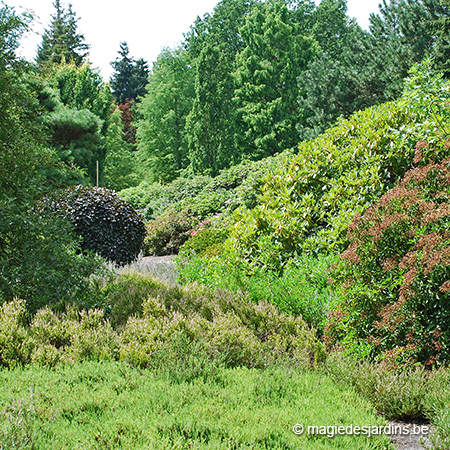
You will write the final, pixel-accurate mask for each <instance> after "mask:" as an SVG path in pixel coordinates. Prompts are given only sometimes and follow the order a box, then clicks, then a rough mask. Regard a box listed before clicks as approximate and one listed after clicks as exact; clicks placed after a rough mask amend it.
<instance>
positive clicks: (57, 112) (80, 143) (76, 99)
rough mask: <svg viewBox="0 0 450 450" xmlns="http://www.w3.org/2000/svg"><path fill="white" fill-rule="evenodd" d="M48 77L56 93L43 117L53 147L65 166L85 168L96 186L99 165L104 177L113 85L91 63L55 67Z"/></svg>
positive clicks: (90, 180) (89, 178) (89, 179)
mask: <svg viewBox="0 0 450 450" xmlns="http://www.w3.org/2000/svg"><path fill="white" fill-rule="evenodd" d="M47 77H48V82H49V83H50V86H51V87H52V88H53V90H54V92H55V96H54V100H53V102H48V101H47V102H46V103H47V114H45V115H44V116H43V118H42V122H43V123H44V124H45V126H46V127H47V138H48V142H49V145H50V146H51V147H52V148H54V149H55V150H56V151H57V154H58V155H59V157H60V159H61V160H62V161H64V163H65V164H67V165H72V164H73V165H75V166H76V167H79V168H80V169H83V170H84V171H85V173H86V174H87V175H88V182H90V183H91V184H96V178H97V162H98V169H99V175H100V176H101V172H102V170H103V163H104V160H105V156H106V146H105V137H106V134H107V130H108V126H109V121H110V119H109V117H110V114H111V110H112V105H113V100H112V95H111V91H110V89H109V86H108V85H107V84H105V83H104V82H103V80H102V78H101V76H100V75H99V74H98V73H97V71H95V70H93V69H92V67H91V66H90V64H88V63H84V64H83V65H82V66H81V67H77V66H76V65H75V64H74V63H70V64H65V63H62V64H60V65H58V66H53V68H52V70H51V71H50V72H49V73H48V74H47ZM41 98H42V94H41ZM80 181H81V180H80ZM85 181H86V180H85Z"/></svg>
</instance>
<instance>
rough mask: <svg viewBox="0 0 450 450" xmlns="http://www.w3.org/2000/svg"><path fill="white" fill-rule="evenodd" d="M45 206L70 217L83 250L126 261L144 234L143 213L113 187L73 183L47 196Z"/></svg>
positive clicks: (136, 252) (131, 258)
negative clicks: (71, 185)
mask: <svg viewBox="0 0 450 450" xmlns="http://www.w3.org/2000/svg"><path fill="white" fill-rule="evenodd" d="M42 204H43V207H44V208H46V209H51V210H53V211H55V212H56V213H57V214H58V215H60V216H62V217H64V218H67V219H68V220H69V221H70V222H71V223H72V225H73V230H74V232H75V233H76V234H77V235H79V236H81V237H82V242H81V246H82V248H83V250H90V251H93V252H95V253H97V254H99V255H100V256H102V257H103V258H105V259H107V260H109V261H113V262H116V263H117V264H120V265H124V264H128V263H130V262H132V261H134V260H135V259H136V258H137V256H138V255H139V252H140V251H141V248H142V244H143V242H144V237H145V233H146V230H145V225H144V222H143V220H142V217H141V216H140V215H139V214H138V213H137V212H136V211H135V210H134V209H133V207H132V206H131V205H130V203H128V202H126V201H125V200H122V199H121V198H120V197H119V196H118V195H117V194H116V193H115V192H114V191H112V190H110V189H105V188H100V187H89V186H74V187H70V188H69V189H66V190H64V191H60V192H58V193H56V194H53V195H51V196H48V197H46V198H45V199H44V200H43V202H42Z"/></svg>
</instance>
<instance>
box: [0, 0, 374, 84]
mask: <svg viewBox="0 0 450 450" xmlns="http://www.w3.org/2000/svg"><path fill="white" fill-rule="evenodd" d="M315 1H316V3H320V0H315ZM3 2H4V3H6V4H7V5H8V6H11V7H14V8H15V10H16V12H17V13H21V12H23V11H26V10H29V11H33V12H34V16H35V20H34V21H33V24H32V31H31V32H30V33H28V34H27V35H26V36H24V37H23V38H22V42H21V47H20V48H19V54H20V55H21V56H23V57H25V58H26V59H28V60H33V59H34V58H35V56H36V52H37V47H38V45H39V44H40V43H41V40H42V33H43V31H44V29H46V28H48V27H49V24H50V21H51V15H53V14H54V7H53V0H3ZM61 3H62V5H63V7H65V8H67V6H68V4H69V3H71V4H72V9H73V11H74V12H75V13H76V16H77V17H79V18H80V20H79V21H78V24H77V25H78V32H79V33H81V34H83V35H84V38H85V42H86V43H87V44H89V45H90V46H91V48H90V50H89V61H90V62H91V63H92V66H93V67H95V68H97V69H98V70H99V71H100V74H101V75H102V76H103V78H104V79H105V80H109V78H110V76H111V74H112V72H113V69H112V67H111V64H110V63H111V61H114V60H115V59H116V58H117V57H118V56H119V55H118V51H119V49H120V43H121V42H123V41H126V42H127V44H128V47H129V50H130V56H132V57H134V58H135V59H138V58H143V59H144V60H145V61H148V62H149V67H150V68H151V67H152V63H153V61H155V60H156V58H157V56H158V55H159V53H160V52H161V49H162V48H163V47H170V48H174V47H176V46H177V45H178V44H179V43H181V42H182V40H183V34H184V33H186V32H188V31H189V29H190V26H191V25H192V23H193V22H194V20H195V19H196V17H197V16H201V17H202V16H203V15H204V14H206V13H211V12H212V11H213V9H214V6H215V5H216V4H217V3H218V0H190V1H188V0H162V1H161V0H126V1H125V2H110V1H106V0H62V2H61ZM113 3H114V4H115V5H117V6H114V5H113ZM379 3H380V0H347V5H348V15H349V16H350V17H354V18H356V19H357V21H358V23H359V24H360V25H361V27H363V28H364V29H367V28H368V25H369V15H370V13H377V12H378V4H379Z"/></svg>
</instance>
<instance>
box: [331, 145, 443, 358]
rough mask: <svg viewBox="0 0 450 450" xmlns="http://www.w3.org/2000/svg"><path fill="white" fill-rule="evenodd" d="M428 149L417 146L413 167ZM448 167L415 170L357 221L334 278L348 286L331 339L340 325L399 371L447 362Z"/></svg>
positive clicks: (351, 342)
mask: <svg viewBox="0 0 450 450" xmlns="http://www.w3.org/2000/svg"><path fill="white" fill-rule="evenodd" d="M426 147H427V144H426V143H424V142H419V145H418V155H417V159H416V160H419V159H421V157H422V156H421V154H422V153H425V154H426V152H427V149H426ZM446 148H448V145H447V147H446ZM449 163H450V161H449V159H444V160H442V162H441V163H430V164H427V165H425V166H422V167H420V166H419V167H417V168H415V169H412V170H411V171H409V172H407V173H406V175H405V177H404V178H403V179H402V181H401V182H400V183H399V184H398V185H397V186H396V187H395V188H394V189H392V190H391V191H390V192H389V193H387V194H385V195H384V196H383V197H382V198H381V199H380V201H379V202H378V203H376V204H375V205H374V206H372V207H371V208H369V209H368V210H367V211H365V212H364V214H362V215H359V216H357V217H356V218H355V219H354V221H353V222H352V225H351V227H350V228H349V236H348V237H349V242H350V246H349V248H348V249H347V250H346V251H345V252H344V253H343V254H342V258H343V265H342V267H341V269H340V271H339V272H338V275H337V277H338V279H339V280H342V281H341V283H343V284H347V285H348V287H347V288H346V292H345V299H344V302H343V304H342V305H340V307H339V309H338V310H337V312H336V313H335V315H334V317H333V319H334V320H333V319H332V320H331V323H330V334H329V336H330V337H331V340H332V339H333V338H332V336H333V334H335V333H336V332H337V333H339V332H338V331H337V330H338V329H339V328H341V326H343V330H344V333H346V334H347V336H346V337H344V341H347V342H348V345H349V346H353V345H354V344H356V343H357V342H359V341H362V342H365V343H366V345H367V344H368V345H369V348H370V351H371V352H370V353H371V356H376V355H379V356H381V357H384V358H386V359H388V360H392V361H393V363H394V364H411V363H415V362H416V361H420V362H423V363H425V365H427V366H433V365H435V364H442V363H445V362H447V361H448V360H449V357H450V353H449V348H448V340H449V337H448V335H447V330H448V328H449V323H448V301H449V296H448V290H449V288H448V286H449V285H450V279H449V277H450V271H449V267H450V260H449V256H448V255H449V243H450V240H449V237H448V231H447V230H448V222H449V213H448V198H449V189H448V185H449V179H450V178H449V177H450V171H449ZM333 330H334V332H333ZM336 337H337V336H336ZM338 340H341V339H340V338H338ZM344 345H347V344H344Z"/></svg>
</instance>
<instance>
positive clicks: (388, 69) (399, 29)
mask: <svg viewBox="0 0 450 450" xmlns="http://www.w3.org/2000/svg"><path fill="white" fill-rule="evenodd" d="M438 1H439V0H427V2H428V5H431V4H432V3H434V4H435V5H436V3H437V2H438ZM431 20H432V15H431V13H430V9H429V8H428V7H426V6H425V4H424V1H417V0H390V1H389V3H388V2H387V0H383V2H382V4H380V12H379V14H371V16H370V39H369V41H368V46H367V54H368V55H370V56H371V61H370V63H369V66H368V68H367V69H368V71H370V72H372V73H374V75H375V76H376V77H377V78H378V79H379V80H380V82H381V83H382V84H383V85H384V90H383V98H382V99H380V101H387V100H392V99H394V98H397V97H398V96H399V95H400V94H401V92H402V90H403V80H404V79H405V78H406V76H407V75H408V70H409V69H410V68H411V67H412V66H413V65H414V64H415V63H419V62H421V61H422V60H423V59H424V57H425V56H427V55H428V54H429V53H430V52H431V50H432V48H433V46H434V43H435V35H434V34H433V33H432V32H431V30H430V28H429V23H430V21H431Z"/></svg>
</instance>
